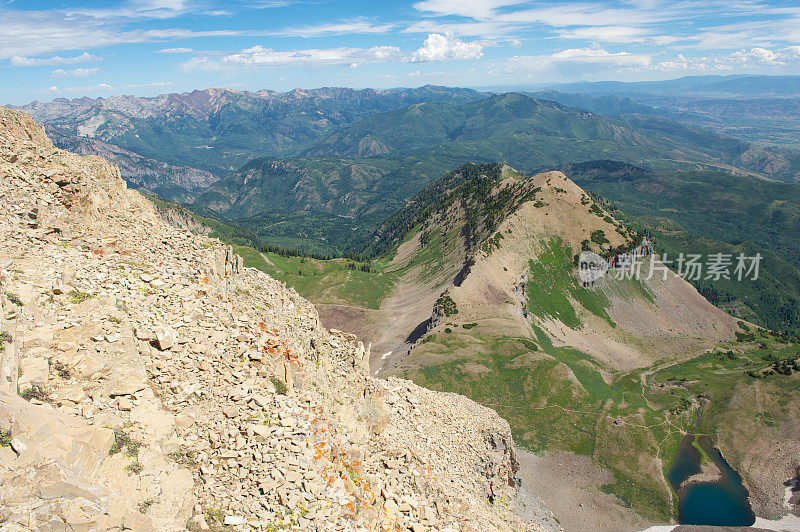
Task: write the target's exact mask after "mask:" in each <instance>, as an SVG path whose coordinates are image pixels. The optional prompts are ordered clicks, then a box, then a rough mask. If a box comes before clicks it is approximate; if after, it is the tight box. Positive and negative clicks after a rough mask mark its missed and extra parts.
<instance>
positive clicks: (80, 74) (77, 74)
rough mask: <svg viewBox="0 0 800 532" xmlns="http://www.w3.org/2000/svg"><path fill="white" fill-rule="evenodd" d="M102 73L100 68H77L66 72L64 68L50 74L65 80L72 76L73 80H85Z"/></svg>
mask: <svg viewBox="0 0 800 532" xmlns="http://www.w3.org/2000/svg"><path fill="white" fill-rule="evenodd" d="M98 72H100V69H99V68H96V67H95V68H75V69H72V70H64V69H63V68H59V69H57V70H53V72H51V73H50V75H51V76H53V77H55V78H63V77H66V76H70V77H73V78H85V77H86V76H90V75H92V74H96V73H98Z"/></svg>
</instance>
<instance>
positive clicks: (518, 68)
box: [505, 47, 651, 73]
mask: <svg viewBox="0 0 800 532" xmlns="http://www.w3.org/2000/svg"><path fill="white" fill-rule="evenodd" d="M650 63H651V57H650V55H649V54H635V53H631V52H609V51H608V50H605V49H604V48H599V47H592V48H568V49H566V50H561V51H559V52H555V53H552V54H548V55H518V56H514V57H512V58H511V59H510V60H509V62H508V63H507V64H506V68H505V70H506V71H508V72H544V71H549V70H557V71H563V70H571V71H574V72H580V73H589V72H591V71H601V70H609V69H611V70H615V69H634V68H645V67H647V66H649V65H650Z"/></svg>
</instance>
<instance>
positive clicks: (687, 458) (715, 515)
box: [669, 434, 755, 526]
mask: <svg viewBox="0 0 800 532" xmlns="http://www.w3.org/2000/svg"><path fill="white" fill-rule="evenodd" d="M694 438H695V436H694V435H692V434H687V435H686V436H684V438H683V440H681V443H680V446H679V447H678V454H677V455H676V457H675V462H674V463H673V465H672V468H671V469H670V471H669V482H670V484H672V487H673V488H674V489H676V490H677V489H678V486H680V484H681V482H683V481H684V480H685V479H686V478H688V477H689V476H691V475H693V474H695V473H699V472H700V452H699V451H698V450H697V449H696V448H695V447H694V446H693V445H692V442H693V441H694ZM697 442H698V444H699V445H700V446H701V447H702V448H703V450H704V451H705V452H706V454H708V456H709V457H711V459H712V460H713V461H714V463H715V464H716V465H717V467H718V468H719V469H720V471H722V475H723V477H722V480H720V481H719V482H706V483H702V484H693V485H691V486H689V487H688V488H686V489H684V490H680V491H679V492H678V497H679V503H678V522H679V523H681V524H684V525H716V526H750V525H752V524H753V523H754V522H755V515H754V514H753V510H752V508H750V502H749V501H748V499H747V496H748V494H747V489H746V488H745V487H744V485H743V484H742V477H741V476H739V474H738V473H737V472H736V471H734V469H733V468H732V467H731V466H730V465H729V464H728V462H726V461H725V459H724V458H723V457H722V454H720V452H719V450H717V449H716V448H715V447H714V446H713V445H711V439H710V438H708V437H707V436H701V437H700V438H698V440H697Z"/></svg>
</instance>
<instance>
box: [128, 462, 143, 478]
mask: <svg viewBox="0 0 800 532" xmlns="http://www.w3.org/2000/svg"><path fill="white" fill-rule="evenodd" d="M142 469H144V468H143V467H142V464H140V463H139V460H136V461H135V462H133V463H131V464H128V465H126V466H125V471H127V472H128V473H132V474H134V475H138V474H139V473H141V472H142Z"/></svg>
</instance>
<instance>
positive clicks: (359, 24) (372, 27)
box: [270, 17, 397, 38]
mask: <svg viewBox="0 0 800 532" xmlns="http://www.w3.org/2000/svg"><path fill="white" fill-rule="evenodd" d="M396 27H397V26H396V25H395V24H374V23H372V22H370V21H369V20H367V19H366V18H363V17H359V18H356V19H353V20H343V21H340V22H332V23H328V24H319V25H316V26H298V27H293V28H284V29H282V30H278V31H276V32H274V33H270V35H274V36H280V37H306V38H308V37H323V36H328V35H347V34H359V35H368V34H376V33H387V32H389V31H391V30H393V29H394V28H396Z"/></svg>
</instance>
